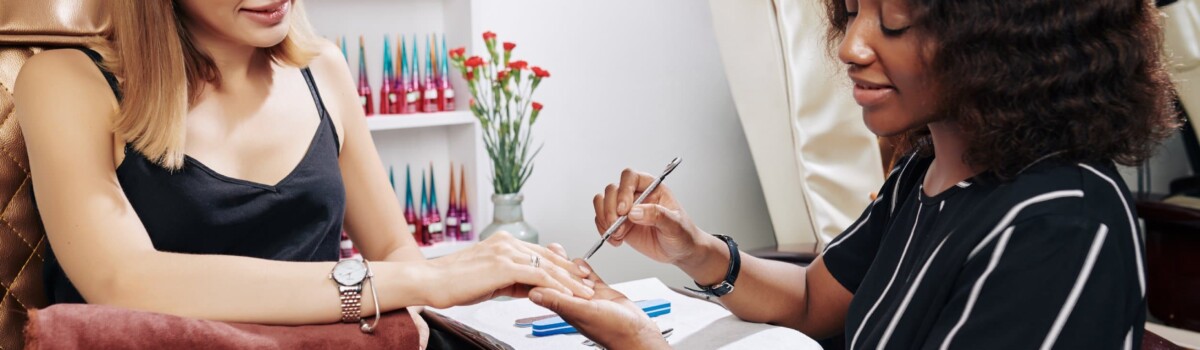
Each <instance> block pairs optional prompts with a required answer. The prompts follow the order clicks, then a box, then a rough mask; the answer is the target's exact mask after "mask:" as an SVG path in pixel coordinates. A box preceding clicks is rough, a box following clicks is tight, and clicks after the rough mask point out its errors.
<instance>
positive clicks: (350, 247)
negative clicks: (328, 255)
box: [338, 231, 354, 259]
mask: <svg viewBox="0 0 1200 350" xmlns="http://www.w3.org/2000/svg"><path fill="white" fill-rule="evenodd" d="M353 257H354V242H352V241H350V236H348V235H346V231H342V238H341V241H340V242H339V243H338V258H341V259H350V258H353Z"/></svg>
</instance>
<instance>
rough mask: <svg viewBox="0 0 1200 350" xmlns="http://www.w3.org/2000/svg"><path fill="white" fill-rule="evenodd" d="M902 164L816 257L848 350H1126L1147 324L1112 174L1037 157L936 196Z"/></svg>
mask: <svg viewBox="0 0 1200 350" xmlns="http://www.w3.org/2000/svg"><path fill="white" fill-rule="evenodd" d="M931 162H932V158H928V157H918V156H910V157H908V158H906V159H905V160H902V161H901V163H900V164H902V166H901V167H900V168H898V169H897V170H896V171H894V172H893V173H892V174H891V175H890V176H889V177H888V180H887V182H886V183H885V184H884V186H883V188H882V190H881V191H880V196H879V197H878V199H877V200H876V201H875V202H874V203H872V204H871V206H870V207H868V208H867V209H866V211H864V212H863V214H862V216H861V217H860V218H859V219H858V221H856V222H855V223H854V224H853V225H851V226H850V228H849V229H848V230H846V231H845V232H844V233H842V235H840V236H838V238H836V239H834V240H833V241H832V242H831V243H830V244H829V246H828V248H826V250H825V252H824V254H823V256H824V262H825V264H826V266H827V267H828V269H829V271H830V272H831V273H832V274H833V276H834V278H836V279H837V280H838V281H839V282H840V283H841V284H842V286H844V287H846V289H847V290H849V291H850V292H852V293H854V299H853V301H852V302H851V304H850V309H849V311H848V313H847V316H846V333H845V337H846V345H847V346H848V347H849V348H850V349H866V348H879V349H882V348H889V349H1035V348H1039V349H1050V348H1056V349H1119V348H1123V349H1131V348H1133V346H1135V345H1138V346H1140V344H1141V337H1142V332H1143V325H1144V323H1145V317H1146V315H1145V312H1146V311H1145V310H1146V306H1145V297H1144V296H1145V292H1146V283H1145V280H1146V279H1145V269H1144V259H1143V244H1142V242H1141V238H1140V235H1139V234H1138V229H1137V224H1136V221H1135V218H1136V217H1137V215H1136V213H1135V212H1134V206H1133V204H1132V201H1131V200H1132V198H1131V196H1130V194H1129V190H1128V189H1127V188H1126V187H1125V186H1124V183H1123V181H1122V180H1121V178H1120V176H1118V175H1117V171H1116V169H1115V167H1114V166H1113V165H1112V164H1111V163H1105V164H1065V163H1062V162H1054V161H1052V160H1045V161H1042V162H1039V163H1036V164H1034V165H1032V166H1030V167H1029V168H1028V169H1026V170H1024V171H1023V172H1021V173H1020V174H1019V175H1018V176H1017V177H1016V178H1015V179H1011V180H1009V181H998V180H996V179H992V178H989V177H987V176H983V175H981V176H977V177H975V178H971V179H968V180H967V181H963V182H961V183H959V184H958V185H957V186H954V187H952V188H951V189H949V190H946V191H944V192H943V193H940V194H938V195H936V196H933V197H929V196H926V195H925V194H924V192H923V191H922V188H921V183H922V182H923V178H924V174H925V172H926V170H927V169H928V168H929V164H930V163H931Z"/></svg>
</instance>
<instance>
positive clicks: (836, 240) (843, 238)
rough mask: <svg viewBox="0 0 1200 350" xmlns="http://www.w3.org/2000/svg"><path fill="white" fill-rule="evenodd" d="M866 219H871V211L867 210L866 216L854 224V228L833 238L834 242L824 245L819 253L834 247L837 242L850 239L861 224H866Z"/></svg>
mask: <svg viewBox="0 0 1200 350" xmlns="http://www.w3.org/2000/svg"><path fill="white" fill-rule="evenodd" d="M867 221H871V213H870V212H867V217H865V218H863V219H862V221H860V222H859V223H858V225H855V226H854V228H853V229H851V230H850V232H847V233H845V234H842V235H841V236H838V238H835V239H834V242H833V243H832V244H830V245H828V246H825V250H823V251H822V252H821V254H825V252H827V251H829V248H833V247H836V246H837V245H838V244H841V243H842V242H844V241H846V240H847V239H850V236H853V235H854V233H855V232H858V229H860V228H862V227H863V225H866V224H867Z"/></svg>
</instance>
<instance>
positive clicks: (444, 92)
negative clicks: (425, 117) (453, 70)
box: [438, 33, 454, 112]
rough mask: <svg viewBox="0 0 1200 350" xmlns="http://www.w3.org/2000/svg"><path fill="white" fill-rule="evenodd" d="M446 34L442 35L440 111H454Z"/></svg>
mask: <svg viewBox="0 0 1200 350" xmlns="http://www.w3.org/2000/svg"><path fill="white" fill-rule="evenodd" d="M446 50H447V49H446V33H442V60H441V63H442V74H441V79H439V80H438V97H439V98H438V110H440V111H443V112H446V111H453V110H454V88H453V87H451V86H450V59H449V58H450V57H449V55H447V52H446Z"/></svg>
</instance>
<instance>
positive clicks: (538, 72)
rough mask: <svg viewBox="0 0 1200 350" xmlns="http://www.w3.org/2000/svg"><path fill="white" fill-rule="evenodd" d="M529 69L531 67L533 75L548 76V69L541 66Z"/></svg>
mask: <svg viewBox="0 0 1200 350" xmlns="http://www.w3.org/2000/svg"><path fill="white" fill-rule="evenodd" d="M530 69H533V75H535V76H537V77H538V78H549V77H550V71H548V70H545V69H542V68H541V67H533V68H530Z"/></svg>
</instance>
